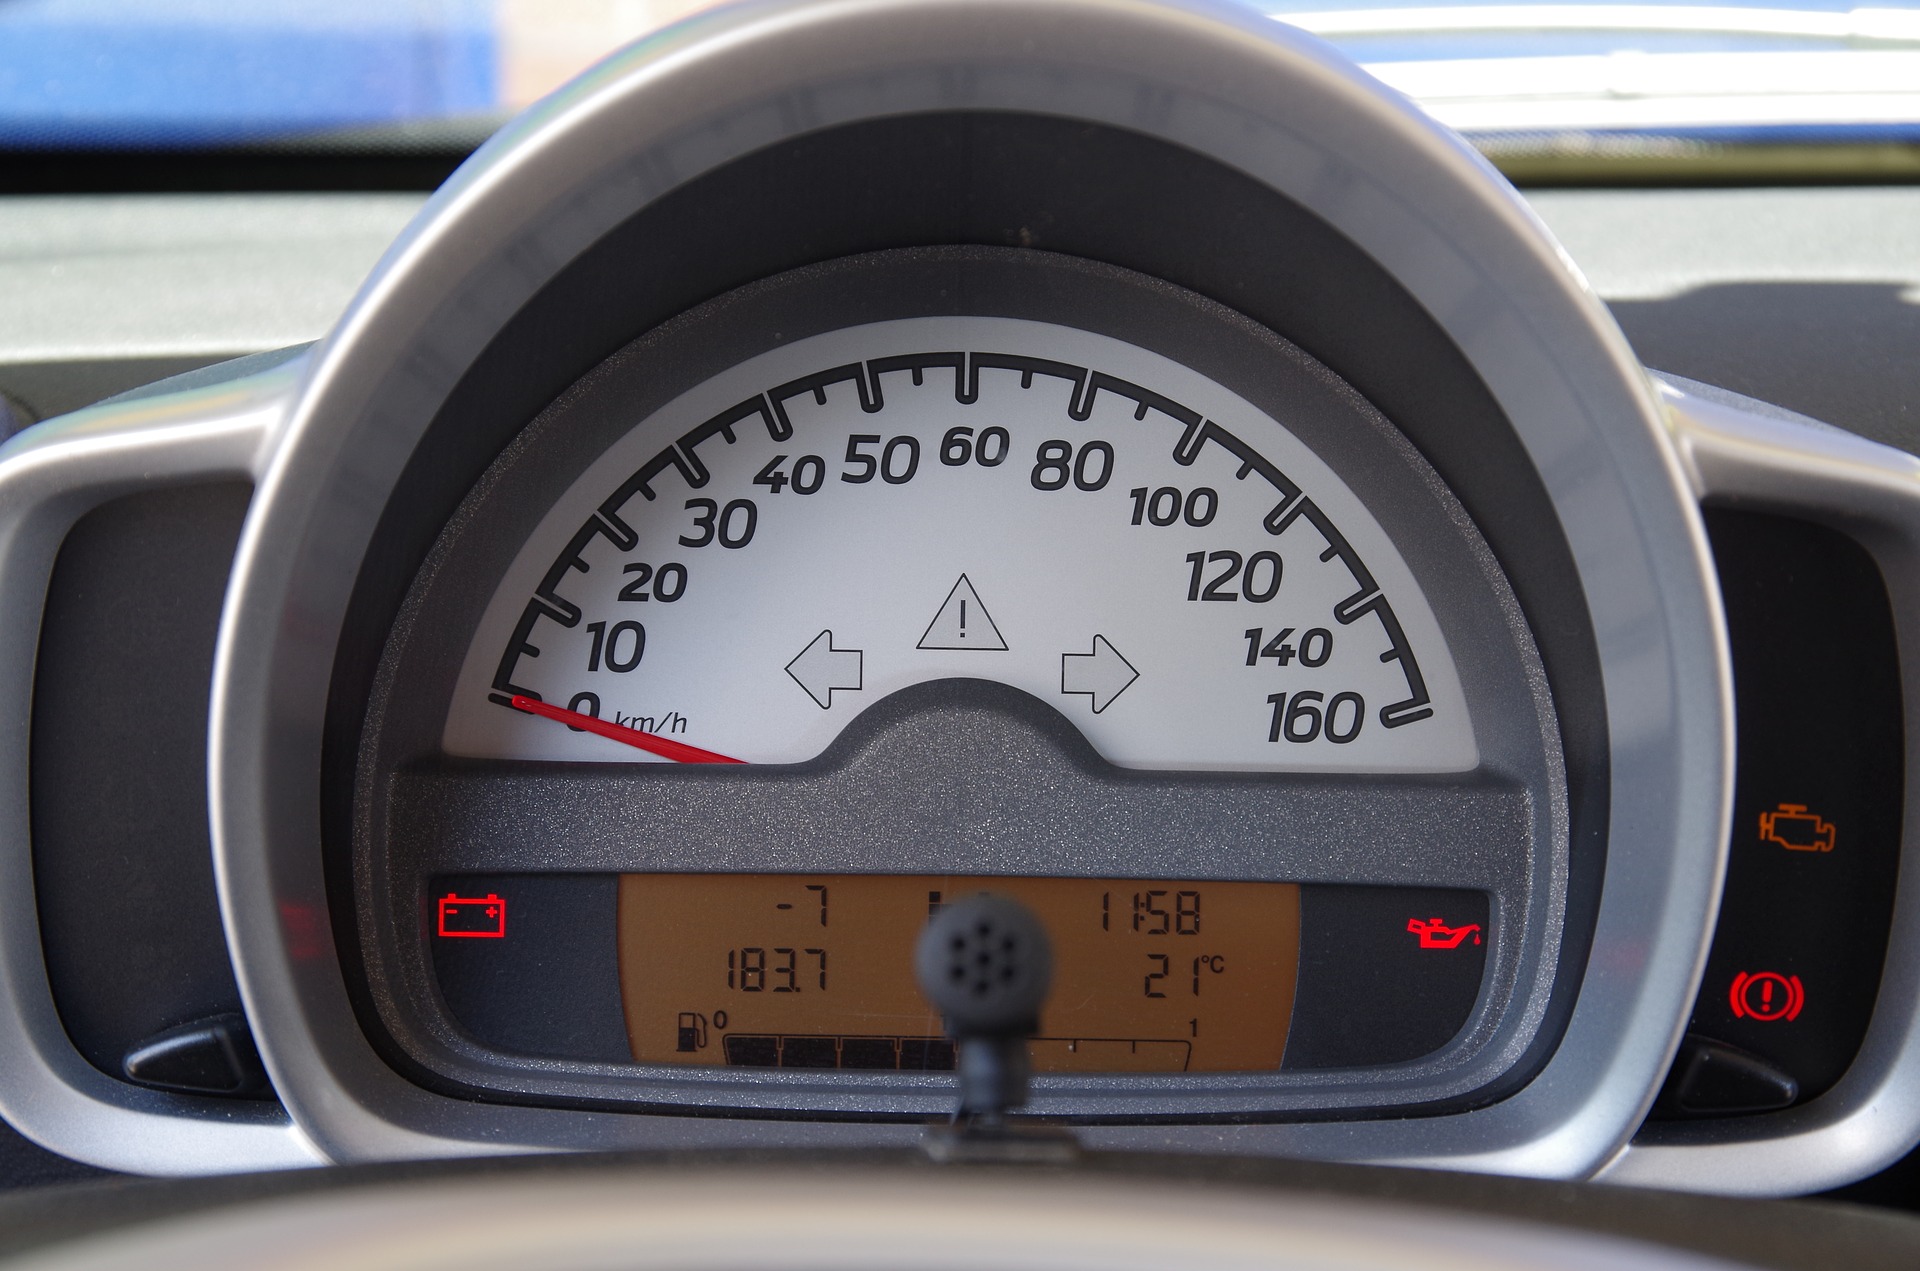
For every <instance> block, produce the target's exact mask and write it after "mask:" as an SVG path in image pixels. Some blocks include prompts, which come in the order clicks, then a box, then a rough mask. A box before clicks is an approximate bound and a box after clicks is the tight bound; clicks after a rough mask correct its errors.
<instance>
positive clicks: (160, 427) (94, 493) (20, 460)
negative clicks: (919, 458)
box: [0, 358, 319, 1174]
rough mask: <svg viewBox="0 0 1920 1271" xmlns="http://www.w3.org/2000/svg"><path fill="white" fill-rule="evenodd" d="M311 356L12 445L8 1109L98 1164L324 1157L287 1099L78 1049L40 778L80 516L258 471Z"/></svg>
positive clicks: (209, 1164) (1, 517) (41, 1136)
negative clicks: (34, 738) (48, 662)
mask: <svg viewBox="0 0 1920 1271" xmlns="http://www.w3.org/2000/svg"><path fill="white" fill-rule="evenodd" d="M304 362H305V360H304V358H296V359H294V360H292V361H287V362H283V363H282V364H281V365H279V366H276V367H274V368H273V369H271V370H266V371H262V372H259V373H256V374H253V375H246V374H244V372H243V373H242V374H241V375H240V376H239V377H238V378H233V379H229V380H226V381H225V382H212V383H208V382H206V381H207V380H208V379H209V378H210V377H209V376H207V374H206V373H204V372H203V373H201V374H200V376H199V379H200V381H201V383H200V384H199V386H197V387H192V388H184V389H182V390H180V391H177V392H173V393H169V394H165V395H161V396H146V397H138V398H134V399H130V400H124V401H115V402H108V403H104V404H102V405H100V406H96V407H93V408H90V409H88V410H84V411H78V412H76V413H74V414H72V415H67V416H64V417H62V418H60V419H57V420H49V421H48V422H46V423H44V424H40V425H38V426H36V427H33V428H30V429H28V430H26V431H25V432H23V433H21V434H20V435H19V436H17V437H15V438H13V439H12V440H11V441H9V442H7V443H6V444H5V445H4V446H0V614H5V615H6V616H7V620H6V622H4V623H0V685H5V686H6V693H5V696H6V700H7V702H8V703H9V705H8V709H7V711H6V713H5V716H4V718H0V1115H4V1116H5V1117H6V1119H7V1121H8V1122H9V1123H10V1124H11V1125H13V1126H14V1127H15V1128H16V1129H18V1130H19V1131H20V1132H21V1133H22V1134H24V1135H26V1136H27V1137H28V1138H30V1139H32V1140H34V1141H35V1142H36V1143H39V1144H40V1145H41V1146H43V1147H46V1148H48V1149H50V1150H52V1151H55V1152H58V1153H60V1154H61V1155H63V1156H67V1157H71V1158H73V1159H75V1160H79V1161H85V1162H87V1163H88V1164H90V1165H98V1166H101V1167H103V1168H106V1169H115V1170H126V1171H130V1172H134V1173H147V1174H181V1173H214V1172H223V1171H228V1170H254V1169H278V1168H286V1167H289V1166H299V1165H312V1164H316V1163H318V1159H319V1158H318V1157H317V1156H316V1155H315V1153H314V1152H313V1150H312V1149H311V1147H310V1146H309V1145H308V1143H307V1140H306V1137H305V1136H304V1135H303V1134H302V1133H301V1132H300V1131H299V1130H298V1129H296V1128H295V1127H294V1126H293V1125H292V1124H291V1123H290V1122H289V1121H288V1119H287V1118H286V1116H285V1114H284V1113H282V1112H281V1111H280V1110H279V1109H278V1108H277V1107H275V1106H274V1105H272V1104H268V1103H254V1104H237V1103H235V1102H233V1101H231V1100H219V1099H201V1098H194V1097H191V1096H183V1095H169V1094H162V1093H160V1092H158V1091H153V1090H147V1089H143V1088H141V1087H139V1086H135V1085H132V1084H129V1083H127V1082H124V1081H116V1080H114V1079H113V1078H112V1077H109V1076H107V1075H106V1074H105V1073H102V1072H101V1071H99V1070H98V1069H96V1068H95V1067H93V1065H91V1064H89V1063H88V1062H87V1061H86V1059H84V1058H83V1057H82V1056H81V1055H80V1053H79V1052H78V1051H77V1050H75V1049H74V1046H73V1043H72V1042H71V1041H70V1040H69V1039H68V1037H67V1034H66V1030H65V1029H64V1028H63V1027H62V1025H61V1023H60V1017H59V1013H58V1012H57V1011H56V1009H55V1007H54V1003H53V996H52V993H51V992H50V990H49V989H48V987H47V973H46V967H45V963H44V961H43V958H42V954H41V948H40V923H39V914H38V910H37V908H36V906H35V903H34V891H33V853H32V849H31V845H30V842H29V834H30V833H31V823H30V818H29V812H28V780H27V757H28V749H29V747H28V728H29V725H30V721H31V719H32V715H33V711H32V694H33V670H34V661H35V658H36V656H37V650H38V647H39V642H40V622H39V614H40V612H41V610H42V608H43V607H44V605H45V602H46V594H47V583H48V579H49V578H50V577H51V575H52V572H53V566H54V560H55V558H56V557H57V556H58V554H59V551H60V544H61V543H62V542H63V541H64V539H65V538H66V534H67V531H68V530H69V529H70V528H72V526H73V524H74V522H75V521H77V520H79V519H80V517H82V516H84V515H85V514H86V513H87V512H89V511H91V510H92V509H93V508H96V507H98V506H99V505H100V504H102V503H104V502H106V501H107V500H109V499H113V498H116V497H118V496H120V495H124V494H131V493H134V492H137V491H141V490H151V489H155V488H157V487H160V486H166V485H173V484H181V483H186V482H193V481H204V480H208V479H217V478H231V477H236V476H242V477H252V476H254V475H256V473H257V472H258V470H259V468H260V467H261V465H262V462H263V457H264V455H265V453H266V452H267V449H268V447H269V446H270V444H271V441H272V438H273V436H274V434H275V433H276V431H277V430H278V428H279V426H280V424H281V422H282V421H283V420H284V418H285V416H286V412H287V408H288V405H289V403H290V402H291V401H292V399H293V395H294V388H295V386H296V385H297V384H298V382H299V379H300V375H301V373H302V372H303V370H304V369H305V365H304ZM74 797H75V798H84V797H85V792H84V791H75V792H74Z"/></svg>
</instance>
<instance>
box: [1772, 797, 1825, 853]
mask: <svg viewBox="0 0 1920 1271" xmlns="http://www.w3.org/2000/svg"><path fill="white" fill-rule="evenodd" d="M1834 834H1835V829H1834V824H1833V822H1831V821H1823V820H1821V819H1820V818H1819V817H1817V816H1815V815H1814V814H1813V813H1811V812H1809V811H1807V805H1806V804H1804V803H1783V804H1781V805H1780V806H1779V807H1778V808H1776V809H1774V810H1773V811H1771V812H1762V813H1761V814H1760V841H1761V842H1762V843H1778V844H1779V845H1780V846H1781V847H1784V848H1786V849H1787V850H1788V851H1789V852H1831V851H1832V850H1833V840H1834Z"/></svg>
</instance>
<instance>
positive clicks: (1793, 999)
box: [1727, 971, 1807, 1023]
mask: <svg viewBox="0 0 1920 1271" xmlns="http://www.w3.org/2000/svg"><path fill="white" fill-rule="evenodd" d="M1727 1002H1728V1004H1729V1005H1731V1006H1732V1007H1733V1014H1734V1017H1735V1018H1736V1019H1752V1020H1759V1021H1761V1022H1762V1023H1766V1022H1768V1021H1770V1020H1776V1019H1787V1020H1790V1019H1794V1018H1796V1017H1797V1016H1798V1015H1799V1014H1800V1008H1801V1007H1803V1006H1805V1005H1806V1004H1807V991H1806V989H1804V988H1803V987H1801V984H1800V977H1799V976H1797V975H1782V974H1780V973H1779V972H1778V971H1742V972H1740V974H1738V975H1736V976H1734V977H1733V986H1732V987H1731V988H1729V989H1728V990H1727Z"/></svg>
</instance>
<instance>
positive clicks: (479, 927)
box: [439, 892, 507, 940]
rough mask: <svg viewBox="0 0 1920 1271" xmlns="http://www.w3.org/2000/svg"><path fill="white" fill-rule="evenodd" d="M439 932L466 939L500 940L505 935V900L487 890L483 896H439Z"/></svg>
mask: <svg viewBox="0 0 1920 1271" xmlns="http://www.w3.org/2000/svg"><path fill="white" fill-rule="evenodd" d="M439 905H440V934H441V935H443V936H447V937H450V938H456V939H468V940H500V939H503V938H505V936H506V934H507V902H506V901H505V900H503V899H501V898H500V897H499V896H496V895H494V894H493V893H492V892H488V893H487V894H486V895H484V896H456V895H454V894H453V893H452V892H448V893H447V894H446V895H444V896H442V897H441V898H440V902H439Z"/></svg>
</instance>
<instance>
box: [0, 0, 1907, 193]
mask: <svg viewBox="0 0 1920 1271" xmlns="http://www.w3.org/2000/svg"><path fill="white" fill-rule="evenodd" d="M700 7H702V6H701V5H699V4H696V3H692V2H690V0H327V2H326V3H322V4H315V3H312V2H311V0H299V2H296V0H0V149H4V150H7V151H12V152H15V153H16V154H22V153H27V154H33V153H39V154H42V155H44V154H46V153H50V152H62V153H89V152H91V153H96V154H98V153H101V152H106V151H113V152H122V153H124V152H128V151H140V152H163V153H174V154H179V153H181V152H205V151H208V150H224V151H232V150H239V151H250V152H261V151H267V152H280V153H287V152H289V151H291V152H297V153H333V154H352V153H359V154H406V153H412V154H444V155H450V156H453V157H454V158H455V159H456V160H457V157H458V156H459V155H461V154H464V153H465V152H466V151H468V150H470V149H471V148H472V147H473V146H474V145H477V144H478V143H479V142H480V141H481V140H483V139H484V138H485V137H486V136H487V135H488V134H489V133H490V132H491V131H492V130H493V128H495V127H496V126H497V125H498V124H499V122H500V121H501V120H503V119H505V118H506V117H507V116H509V115H511V114H512V113H514V112H515V111H517V110H518V109H520V108H521V107H523V106H525V105H526V104H528V103H529V102H531V101H534V100H536V99H537V98H539V97H541V96H543V95H545V94H546V93H548V92H550V91H551V90H552V89H554V88H556V87H558V86H559V85H560V84H562V83H564V82H565V81H566V80H568V79H570V78H572V77H573V76H574V75H576V74H578V73H579V72H580V71H581V70H583V69H585V68H586V67H587V66H589V65H591V64H592V63H593V62H594V61H596V60H597V59H599V58H600V57H602V56H604V55H605V54H607V53H608V52H610V51H611V50H613V49H615V48H617V47H619V46H620V45H622V44H625V43H627V42H629V41H631V40H633V39H636V38H638V37H640V36H643V35H645V34H646V33H648V32H649V31H652V30H655V29H657V28H658V27H660V26H662V25H665V24H666V23H668V22H671V21H674V20H676V19H678V18H681V17H683V16H686V15H687V14H688V13H690V12H693V11H694V10H696V9H698V8H700ZM1262 8H1263V11H1265V12H1268V13H1270V14H1271V15H1272V16H1274V17H1275V18H1276V19H1277V20H1281V21H1285V22H1289V23H1291V24H1293V25H1296V26H1298V27H1300V28H1302V29H1304V30H1306V31H1309V32H1311V33H1313V34H1315V35H1317V36H1319V37H1321V38H1323V39H1326V40H1328V41H1330V42H1331V43H1333V44H1334V45H1336V46H1337V47H1339V48H1340V49H1341V50H1342V51H1344V52H1345V53H1347V54H1348V55H1349V56H1351V57H1353V58H1355V59H1356V60H1357V61H1359V62H1360V63H1362V64H1363V65H1364V66H1365V67H1366V68H1367V69H1368V70H1369V71H1370V72H1371V73H1373V74H1374V75H1376V76H1378V77H1380V78H1381V79H1383V80H1384V81H1386V82H1387V83H1388V84H1390V85H1392V86H1393V87H1395V88H1397V89H1399V90H1400V91H1402V92H1404V93H1406V94H1407V95H1408V96H1410V97H1412V98H1413V99H1414V100H1415V101H1417V102H1419V103H1420V104H1421V105H1422V106H1423V107H1424V108H1426V109H1427V110H1429V111H1430V112H1432V113H1433V114H1434V115H1435V116H1436V117H1438V118H1439V119H1441V120H1442V121H1443V122H1445V123H1447V124H1449V125H1451V126H1453V127H1455V128H1457V129H1460V130H1461V131H1462V132H1464V133H1466V134H1467V135H1468V136H1469V138H1471V139H1472V140H1473V141H1474V142H1475V144H1477V145H1479V146H1480V148H1481V149H1482V150H1483V151H1485V152H1486V153H1487V154H1488V155H1489V156H1490V157H1492V158H1494V159H1495V161H1496V162H1499V163H1501V164H1502V166H1503V167H1506V168H1507V169H1508V170H1509V173H1510V174H1518V175H1522V176H1524V175H1526V174H1527V171H1528V165H1529V164H1531V165H1532V166H1533V168H1534V169H1536V170H1537V171H1536V172H1535V175H1540V174H1542V173H1544V174H1545V175H1546V176H1548V177H1552V176H1553V175H1555V174H1556V173H1557V174H1559V175H1561V176H1566V175H1568V174H1574V175H1578V172H1579V171H1580V170H1581V169H1582V166H1583V165H1584V166H1585V167H1588V168H1594V167H1596V166H1597V167H1598V168H1599V169H1602V170H1604V173H1606V174H1611V175H1613V176H1616V177H1617V176H1620V175H1622V174H1625V175H1627V176H1632V175H1634V174H1635V173H1636V172H1641V173H1646V174H1653V175H1658V174H1659V173H1660V172H1662V171H1678V172H1681V173H1683V174H1684V173H1688V172H1692V173H1695V174H1698V173H1699V172H1701V171H1703V170H1705V169H1707V168H1711V167H1713V166H1714V165H1715V164H1718V165H1720V166H1721V167H1722V168H1724V167H1725V166H1726V164H1727V163H1728V162H1729V161H1732V162H1733V163H1734V166H1735V168H1736V169H1737V172H1736V174H1739V173H1745V174H1747V175H1753V174H1756V173H1757V174H1761V175H1765V174H1767V173H1769V172H1771V173H1774V174H1782V175H1787V176H1796V175H1797V176H1800V177H1807V176H1813V177H1819V176H1822V175H1830V176H1842V177H1852V178H1856V179H1857V178H1861V177H1867V178H1885V177H1888V176H1899V177H1916V176H1920V144H1916V143H1920V0H1913V2H1912V3H1910V4H1908V5H1906V6H1880V7H1874V8H1850V7H1848V6H1846V5H1845V4H1844V3H1833V2H1831V0H1829V2H1827V3H1821V0H1775V2H1773V3H1764V2H1763V3H1746V4H1737V5H1733V4H1723V5H1702V4H1678V3H1580V4H1472V3H1450V4H1425V5H1421V4H1405V3H1397V4H1396V3H1339V2H1338V0H1333V2H1329V0H1291V2H1288V3H1282V4H1273V3H1268V4H1266V5H1264V6H1262Z"/></svg>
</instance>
